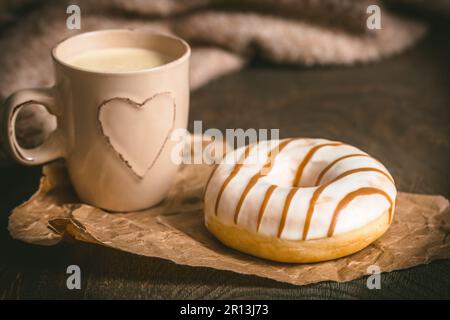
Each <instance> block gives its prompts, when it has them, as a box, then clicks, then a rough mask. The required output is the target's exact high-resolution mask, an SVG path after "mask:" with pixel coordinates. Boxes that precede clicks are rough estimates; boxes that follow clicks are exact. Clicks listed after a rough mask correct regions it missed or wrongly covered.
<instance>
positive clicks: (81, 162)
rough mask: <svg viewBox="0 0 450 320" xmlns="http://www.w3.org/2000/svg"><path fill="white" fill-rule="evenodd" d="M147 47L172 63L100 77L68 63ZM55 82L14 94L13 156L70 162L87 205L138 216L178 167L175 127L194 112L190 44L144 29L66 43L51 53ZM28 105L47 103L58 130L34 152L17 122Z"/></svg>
mask: <svg viewBox="0 0 450 320" xmlns="http://www.w3.org/2000/svg"><path fill="white" fill-rule="evenodd" d="M128 47H135V48H143V49H151V50H155V51H157V52H160V53H162V54H164V55H166V56H170V57H171V58H172V59H171V61H169V62H168V63H166V64H163V65H160V66H157V67H154V68H149V69H142V70H138V71H131V72H120V73H118V72H117V73H113V72H97V71H92V70H87V69H84V68H78V67H74V66H73V65H71V64H69V63H68V62H67V61H68V60H70V59H71V58H73V57H75V56H77V55H79V54H81V53H83V52H85V51H86V50H95V49H107V48H128ZM51 53H52V58H53V65H54V75H55V85H54V86H53V87H51V88H40V89H26V90H20V91H17V92H15V93H13V94H12V95H11V96H10V97H9V98H8V99H7V100H6V102H5V110H4V119H3V120H4V127H5V128H4V130H3V131H4V132H3V134H4V137H5V139H4V140H5V141H6V142H7V147H8V149H9V153H10V154H11V155H12V157H13V158H14V159H15V160H17V161H18V162H20V163H22V164H25V165H37V164H43V163H46V162H49V161H52V160H55V159H57V158H64V159H65V163H66V166H67V170H68V173H69V177H70V180H71V182H72V184H73V187H74V189H75V191H76V193H77V195H78V197H79V198H80V200H82V201H83V202H85V203H88V204H91V205H94V206H97V207H100V208H103V209H106V210H110V211H135V210H141V209H144V208H148V207H151V206H153V205H155V204H157V203H158V202H160V201H161V200H163V199H164V197H165V196H166V194H167V192H168V191H169V188H170V186H171V184H172V181H173V180H174V176H175V174H176V171H177V166H178V164H177V163H176V162H175V161H173V159H171V157H172V154H171V153H172V152H171V150H172V148H173V147H174V146H175V143H176V142H174V141H172V139H170V135H171V133H172V132H173V130H175V129H178V128H183V129H185V128H186V126H187V121H188V111H189V57H190V48H189V45H188V44H187V43H186V42H185V41H183V40H182V39H179V38H176V37H173V36H168V35H162V34H155V33H152V32H150V31H144V30H103V31H94V32H88V33H83V34H79V35H76V36H73V37H71V38H68V39H66V40H63V41H62V42H60V43H59V44H58V45H57V46H56V47H55V48H53V50H52V52H51ZM27 104H39V105H42V106H44V107H45V108H46V109H47V110H48V112H49V113H51V114H53V115H54V116H56V119H57V128H56V129H55V130H54V131H53V132H52V133H51V134H50V135H49V137H48V138H47V139H46V140H45V141H44V143H43V144H42V145H40V146H38V147H36V148H34V149H25V148H22V147H21V146H20V145H19V144H18V142H17V139H16V133H15V122H16V118H17V115H18V113H19V112H20V110H21V108H22V107H23V106H25V105H27Z"/></svg>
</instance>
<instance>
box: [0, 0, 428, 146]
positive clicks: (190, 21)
mask: <svg viewBox="0 0 450 320" xmlns="http://www.w3.org/2000/svg"><path fill="white" fill-rule="evenodd" d="M18 2H19V4H22V5H23V6H27V8H28V9H27V10H26V12H27V13H26V14H23V13H22V12H21V11H20V5H19V4H18V3H17V1H10V0H8V1H6V2H4V3H3V4H2V5H1V6H0V9H1V10H2V12H3V13H4V14H3V15H2V16H0V24H1V23H2V20H3V22H4V23H5V24H6V28H5V29H4V30H3V31H2V32H1V33H0V65H1V73H0V96H3V97H6V96H7V95H9V94H11V93H12V92H13V91H15V90H18V89H20V88H26V87H36V86H49V85H51V84H52V83H53V76H52V73H51V72H50V70H51V60H50V56H49V50H50V49H51V47H53V46H54V45H55V43H57V42H58V41H59V40H61V39H62V38H64V37H67V36H70V35H74V34H76V33H78V32H85V31H89V30H95V29H106V28H122V27H126V28H146V29H151V30H155V31H159V32H165V33H173V34H177V35H179V36H181V37H183V38H185V39H186V40H187V41H188V42H189V43H190V44H191V45H192V47H193V51H192V60H191V87H192V88H193V89H195V88H198V87H199V86H201V85H203V84H205V83H206V82H208V81H209V80H211V79H213V78H216V77H218V76H221V75H223V74H226V73H229V72H232V71H235V70H238V69H240V68H242V67H243V66H244V65H245V64H246V63H247V62H248V61H250V60H251V59H252V58H253V57H255V56H258V57H259V58H262V59H264V60H266V61H268V62H271V63H283V64H286V63H287V64H294V65H352V64H355V63H366V62H370V61H375V60H377V59H380V58H382V57H385V56H389V55H392V54H395V53H398V52H401V51H402V50H404V49H405V48H407V47H409V46H411V45H412V44H414V43H415V42H416V41H417V40H418V39H419V38H420V37H421V36H422V35H423V34H424V32H425V29H426V28H425V26H424V25H423V24H421V23H419V22H416V21H411V20H408V19H405V18H402V17H400V16H397V15H394V14H392V13H391V12H389V11H388V10H386V9H382V29H381V30H377V31H370V32H369V31H368V30H367V29H366V19H367V17H368V14H367V13H366V9H367V6H368V5H369V4H374V3H375V4H379V5H380V6H381V4H380V3H379V2H378V1H369V0H241V1H237V0H231V1H230V0H229V1H224V0H187V1H186V0H184V1H181V0H152V1H144V0H97V1H92V0H89V1H88V0H79V1H71V0H63V1H61V0H58V1H55V0H47V1H37V0H20V1H18ZM75 3H76V4H78V5H79V6H80V8H81V17H82V18H81V27H82V29H81V30H80V31H74V30H68V29H67V28H66V19H67V14H66V8H67V6H68V5H69V4H75ZM2 6H3V7H2ZM14 15H16V16H14ZM193 107H195V106H193ZM54 126H55V120H54V119H53V120H51V118H50V117H49V116H48V114H47V113H46V112H45V111H43V108H38V107H35V106H34V107H33V106H31V107H29V108H27V109H26V110H24V111H23V112H21V114H20V116H19V120H18V125H17V127H18V132H17V133H18V136H19V139H20V140H21V141H22V144H23V145H24V146H28V147H30V146H35V145H37V144H39V143H40V142H41V141H42V140H43V138H44V137H45V136H46V135H47V134H48V133H49V132H50V131H51V130H52V128H54Z"/></svg>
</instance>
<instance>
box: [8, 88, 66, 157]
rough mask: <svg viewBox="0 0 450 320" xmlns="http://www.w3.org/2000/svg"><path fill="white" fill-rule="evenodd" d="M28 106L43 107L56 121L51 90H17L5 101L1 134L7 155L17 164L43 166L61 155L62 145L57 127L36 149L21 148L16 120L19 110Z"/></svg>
mask: <svg viewBox="0 0 450 320" xmlns="http://www.w3.org/2000/svg"><path fill="white" fill-rule="evenodd" d="M28 104H38V105H42V106H44V107H45V108H46V109H47V111H48V112H49V113H50V114H52V115H54V116H56V117H57V119H58V116H59V115H60V114H59V110H58V109H57V107H56V104H55V96H54V89H53V88H38V89H24V90H19V91H17V92H15V93H13V94H12V95H10V96H9V97H8V99H6V101H5V106H4V107H5V109H4V117H3V128H2V131H3V132H2V134H3V136H4V141H5V142H6V145H7V149H8V151H9V154H10V155H11V156H12V157H13V158H14V159H15V160H16V161H18V162H19V163H21V164H25V165H38V164H43V163H46V162H49V161H52V160H55V159H57V158H60V157H62V155H63V144H62V139H61V137H62V136H61V131H60V128H59V126H58V127H57V128H56V129H55V130H54V131H53V132H52V133H50V135H49V136H48V137H47V139H46V140H45V141H44V142H43V143H42V144H41V145H40V146H38V147H36V148H33V149H25V148H22V147H21V146H20V145H19V143H18V142H17V138H16V119H17V115H18V114H19V112H20V110H21V109H22V108H23V107H24V106H26V105H28Z"/></svg>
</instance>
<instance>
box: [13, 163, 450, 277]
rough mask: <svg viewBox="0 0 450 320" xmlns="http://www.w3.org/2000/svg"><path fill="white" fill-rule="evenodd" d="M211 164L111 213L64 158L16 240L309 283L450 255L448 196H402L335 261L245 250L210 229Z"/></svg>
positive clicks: (192, 168)
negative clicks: (382, 230)
mask: <svg viewBox="0 0 450 320" xmlns="http://www.w3.org/2000/svg"><path fill="white" fill-rule="evenodd" d="M211 170H212V167H211V166H208V165H183V166H182V167H181V168H180V170H179V172H178V175H177V178H176V181H175V183H174V186H173V187H172V189H171V191H170V193H169V195H168V197H167V199H166V200H165V201H164V202H163V203H161V204H160V205H158V206H156V207H153V208H151V209H148V210H144V211H139V212H129V213H109V212H105V211H103V210H101V209H98V208H95V207H92V206H89V205H86V204H82V203H80V202H79V200H78V199H77V197H76V195H75V193H74V192H73V190H72V187H71V185H70V182H69V179H68V176H67V173H66V169H65V167H64V165H63V164H62V163H53V164H50V165H47V166H45V167H44V169H43V171H44V176H43V177H42V180H41V184H40V187H39V190H38V191H37V192H36V193H35V194H34V195H33V196H32V197H31V198H30V199H29V200H28V201H27V202H25V203H24V204H22V205H20V206H19V207H17V208H16V209H14V211H13V212H12V214H11V216H10V218H9V226H8V228H9V231H10V234H11V236H12V237H13V238H16V239H20V240H22V241H25V242H29V243H33V244H39V245H55V244H57V243H58V242H60V241H62V240H63V239H64V237H65V236H67V235H70V236H72V237H74V238H75V239H78V240H81V241H87V242H92V243H96V244H99V245H104V246H108V247H111V248H115V249H118V250H122V251H127V252H131V253H134V254H138V255H143V256H148V257H159V258H163V259H167V260H171V261H173V262H175V263H178V264H182V265H189V266H194V267H195V266H201V267H210V268H215V269H220V270H229V271H234V272H237V273H242V274H252V275H257V276H260V277H265V278H270V279H274V280H277V281H281V282H287V283H291V284H296V285H304V284H308V283H315V282H320V281H326V280H334V281H339V282H342V281H349V280H353V279H356V278H359V277H362V276H364V275H366V274H368V273H369V271H368V267H369V266H371V265H376V266H378V267H379V268H380V270H381V271H382V272H388V271H393V270H399V269H405V268H409V267H413V266H416V265H419V264H425V263H429V262H430V261H433V260H437V259H448V258H450V237H449V236H448V235H449V233H450V207H449V202H448V200H447V199H445V198H444V197H442V196H437V195H419V194H410V193H402V192H400V193H399V194H398V198H397V207H396V213H395V218H394V222H393V224H392V226H391V227H390V229H389V230H388V232H387V233H386V234H385V235H383V236H382V237H381V238H380V239H379V240H377V241H376V242H374V243H373V244H372V245H370V246H369V247H367V248H365V249H364V250H362V251H360V252H358V253H356V254H353V255H351V256H348V257H344V258H341V259H338V260H334V261H328V262H321V263H314V264H283V263H275V262H270V261H266V260H262V259H258V258H253V257H251V256H248V255H245V254H242V253H239V252H237V251H235V250H233V249H230V248H227V247H226V246H224V245H222V244H221V243H220V242H219V241H217V240H216V239H215V238H214V237H213V236H212V235H211V234H210V233H209V232H208V231H207V229H206V228H205V226H204V223H203V212H202V207H203V203H202V198H201V197H202V193H203V188H204V185H205V183H206V180H207V177H208V176H209V174H210V172H211Z"/></svg>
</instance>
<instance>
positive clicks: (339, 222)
mask: <svg viewBox="0 0 450 320" xmlns="http://www.w3.org/2000/svg"><path fill="white" fill-rule="evenodd" d="M396 195H397V190H396V187H395V183H394V180H393V178H392V176H391V174H390V173H389V172H388V170H387V169H386V168H385V167H384V166H383V164H381V163H380V162H379V161H377V160H375V159H374V158H372V157H371V156H369V155H368V154H367V153H365V152H363V151H361V150H359V149H358V148H356V147H353V146H350V145H347V144H344V143H341V142H336V141H329V140H325V139H285V140H270V141H262V142H259V143H257V144H254V145H249V146H246V147H242V148H239V149H236V150H235V151H233V152H230V153H228V154H227V155H226V156H225V157H224V159H223V160H222V161H221V163H220V164H217V165H216V166H215V167H214V169H213V171H212V173H211V175H210V177H209V179H208V181H207V183H206V187H205V193H204V213H205V224H206V227H207V228H208V230H209V231H210V232H211V233H212V234H213V235H215V236H216V237H217V238H218V239H219V240H220V241H221V242H223V243H224V244H225V245H228V246H230V247H232V248H234V249H237V250H239V251H242V252H245V253H248V254H251V255H254V256H257V257H261V258H265V259H269V260H274V261H280V262H297V263H298V262H317V261H325V260H331V259H336V258H339V257H343V256H346V255H349V254H352V253H354V252H357V251H359V250H361V249H363V248H365V247H366V246H368V245H369V244H370V243H372V242H373V241H375V240H376V239H378V238H379V237H380V236H381V235H382V234H383V233H384V232H385V231H386V230H387V229H388V228H389V225H390V224H391V222H392V219H393V215H394V208H395V199H396Z"/></svg>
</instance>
